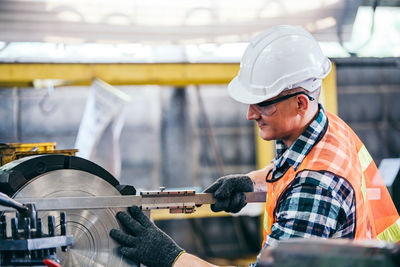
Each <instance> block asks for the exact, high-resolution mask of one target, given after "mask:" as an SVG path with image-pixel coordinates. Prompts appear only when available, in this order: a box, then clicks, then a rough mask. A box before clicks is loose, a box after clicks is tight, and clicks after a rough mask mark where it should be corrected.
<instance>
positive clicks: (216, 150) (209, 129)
mask: <svg viewBox="0 0 400 267" xmlns="http://www.w3.org/2000/svg"><path fill="white" fill-rule="evenodd" d="M196 96H197V100H198V102H199V107H200V112H201V114H202V115H203V118H204V122H205V124H206V128H207V136H208V139H209V140H210V142H211V146H212V149H213V152H214V156H215V162H216V164H217V169H218V174H219V176H223V175H224V163H223V160H222V157H221V152H220V150H219V148H218V146H217V141H216V140H215V136H214V133H213V130H212V127H211V124H210V121H209V119H208V116H207V113H206V110H205V108H204V103H203V98H202V97H201V94H200V87H199V86H196Z"/></svg>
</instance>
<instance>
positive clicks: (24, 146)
mask: <svg viewBox="0 0 400 267" xmlns="http://www.w3.org/2000/svg"><path fill="white" fill-rule="evenodd" d="M55 148H56V143H54V142H49V143H4V144H0V166H3V165H4V164H7V163H8V162H10V161H13V160H16V159H19V158H23V157H27V156H33V155H41V154H64V155H70V156H75V153H76V152H77V151H78V149H64V150H56V149H55Z"/></svg>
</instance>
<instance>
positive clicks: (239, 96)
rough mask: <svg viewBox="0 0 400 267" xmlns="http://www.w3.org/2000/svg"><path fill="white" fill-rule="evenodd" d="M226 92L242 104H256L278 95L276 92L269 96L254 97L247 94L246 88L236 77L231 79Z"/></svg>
mask: <svg viewBox="0 0 400 267" xmlns="http://www.w3.org/2000/svg"><path fill="white" fill-rule="evenodd" d="M228 92H229V95H230V96H231V97H232V98H233V99H235V100H236V101H238V102H240V103H243V104H257V103H260V102H263V101H265V100H267V99H270V98H272V97H275V96H277V95H278V94H279V92H277V93H276V94H270V95H255V94H253V93H251V92H249V90H248V88H246V87H244V86H243V85H242V83H241V82H240V81H239V79H238V76H236V77H235V78H233V80H232V81H231V82H230V83H229V85H228Z"/></svg>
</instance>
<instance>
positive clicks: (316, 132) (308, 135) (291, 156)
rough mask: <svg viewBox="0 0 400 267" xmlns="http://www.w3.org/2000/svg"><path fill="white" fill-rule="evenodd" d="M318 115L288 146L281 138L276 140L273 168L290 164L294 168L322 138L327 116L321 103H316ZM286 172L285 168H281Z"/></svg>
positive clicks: (326, 124) (295, 168)
mask: <svg viewBox="0 0 400 267" xmlns="http://www.w3.org/2000/svg"><path fill="white" fill-rule="evenodd" d="M318 106H319V112H318V116H317V117H316V118H315V119H314V120H313V121H312V122H311V124H310V125H309V126H308V127H307V129H306V130H305V131H304V132H303V133H302V134H301V135H300V136H299V137H298V138H297V139H296V141H294V143H293V144H292V145H291V146H290V147H289V148H288V147H287V146H286V145H285V144H284V143H283V142H282V140H279V139H278V140H276V144H275V152H276V157H275V159H273V161H272V162H273V163H274V170H277V169H280V168H282V167H284V166H286V168H285V169H287V168H288V167H290V166H292V167H293V169H294V170H297V168H298V167H299V166H300V164H301V163H302V162H303V159H304V158H305V156H307V154H308V152H310V150H311V148H312V147H313V146H314V145H315V144H316V143H317V142H318V141H319V140H320V139H321V138H322V136H323V134H324V133H325V131H326V129H327V126H328V118H327V116H326V113H325V110H324V108H323V107H322V105H321V104H318ZM282 171H283V172H286V170H282Z"/></svg>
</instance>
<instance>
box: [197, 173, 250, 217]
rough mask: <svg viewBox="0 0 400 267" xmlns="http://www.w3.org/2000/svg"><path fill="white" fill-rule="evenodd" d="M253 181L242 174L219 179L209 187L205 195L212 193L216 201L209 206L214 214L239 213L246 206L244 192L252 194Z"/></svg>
mask: <svg viewBox="0 0 400 267" xmlns="http://www.w3.org/2000/svg"><path fill="white" fill-rule="evenodd" d="M253 191H254V187H253V181H252V180H251V179H250V177H248V176H246V175H243V174H233V175H227V176H224V177H221V178H219V179H218V180H217V181H216V182H215V183H213V184H212V185H211V186H209V187H208V188H207V189H206V190H204V192H205V193H213V194H214V197H215V198H216V199H217V202H216V203H215V204H211V210H212V211H214V212H218V211H223V210H224V211H227V212H233V213H236V212H239V211H240V210H241V209H242V208H243V207H244V206H246V204H247V203H246V195H245V194H244V192H253Z"/></svg>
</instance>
